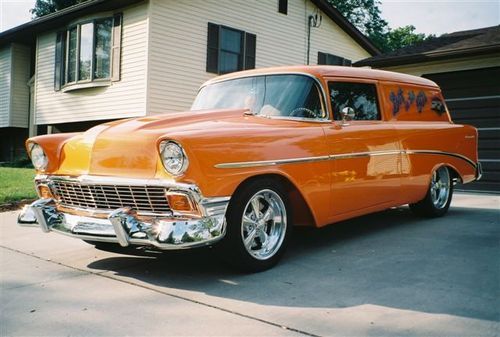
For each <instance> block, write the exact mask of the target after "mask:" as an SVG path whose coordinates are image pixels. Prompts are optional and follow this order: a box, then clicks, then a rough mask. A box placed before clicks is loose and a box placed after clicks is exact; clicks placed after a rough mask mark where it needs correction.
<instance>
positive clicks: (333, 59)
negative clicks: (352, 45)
mask: <svg viewBox="0 0 500 337" xmlns="http://www.w3.org/2000/svg"><path fill="white" fill-rule="evenodd" d="M318 64H319V65H321V64H325V65H332V66H351V64H352V62H351V60H349V59H346V58H343V57H341V56H337V55H333V54H328V53H322V52H320V51H319V52H318Z"/></svg>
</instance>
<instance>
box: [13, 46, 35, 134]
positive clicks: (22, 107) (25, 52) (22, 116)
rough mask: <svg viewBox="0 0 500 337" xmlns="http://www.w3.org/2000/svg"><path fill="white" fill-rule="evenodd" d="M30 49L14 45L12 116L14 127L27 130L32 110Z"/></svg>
mask: <svg viewBox="0 0 500 337" xmlns="http://www.w3.org/2000/svg"><path fill="white" fill-rule="evenodd" d="M29 80H30V47H28V46H24V45H20V44H13V45H12V92H11V111H10V112H11V115H10V125H9V126H12V127H18V128H27V127H28V122H29V108H30V88H29V86H28V81H29Z"/></svg>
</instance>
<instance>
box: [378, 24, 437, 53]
mask: <svg viewBox="0 0 500 337" xmlns="http://www.w3.org/2000/svg"><path fill="white" fill-rule="evenodd" d="M431 37H434V35H427V36H426V35H425V34H422V33H415V26H413V25H408V26H404V27H399V28H396V29H390V30H389V31H388V32H387V34H386V46H387V47H386V48H387V49H388V50H396V49H400V48H403V47H407V46H411V45H414V44H415V43H418V42H421V41H424V40H426V39H428V38H431Z"/></svg>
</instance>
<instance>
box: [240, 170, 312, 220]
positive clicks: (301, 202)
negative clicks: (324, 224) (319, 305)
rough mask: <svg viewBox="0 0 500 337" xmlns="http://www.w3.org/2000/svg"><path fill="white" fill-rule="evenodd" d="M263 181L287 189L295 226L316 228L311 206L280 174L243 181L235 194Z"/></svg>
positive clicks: (259, 176) (263, 175)
mask: <svg viewBox="0 0 500 337" xmlns="http://www.w3.org/2000/svg"><path fill="white" fill-rule="evenodd" d="M261 179H272V180H274V181H277V182H279V184H280V185H281V186H283V187H284V188H285V191H286V192H287V194H288V200H289V201H290V206H291V208H292V210H293V224H294V226H313V227H314V226H316V221H315V220H314V216H313V215H312V212H311V209H310V208H309V205H308V204H307V202H306V201H305V199H304V197H303V196H302V193H301V192H300V191H299V190H298V188H297V187H296V186H295V185H294V184H293V183H292V182H291V181H290V180H289V179H288V178H286V177H284V176H282V175H279V174H262V175H257V176H253V177H250V178H247V179H246V180H244V181H242V182H241V184H240V185H239V186H238V188H237V189H236V191H235V192H234V193H237V192H238V191H239V190H240V189H241V188H242V187H243V186H245V185H247V184H249V183H251V182H253V181H255V180H261Z"/></svg>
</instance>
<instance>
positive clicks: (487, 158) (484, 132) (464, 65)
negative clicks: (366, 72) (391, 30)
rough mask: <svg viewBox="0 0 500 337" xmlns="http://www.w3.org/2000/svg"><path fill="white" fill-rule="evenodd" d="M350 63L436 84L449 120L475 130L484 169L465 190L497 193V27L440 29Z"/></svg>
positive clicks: (499, 104) (499, 151)
mask: <svg viewBox="0 0 500 337" xmlns="http://www.w3.org/2000/svg"><path fill="white" fill-rule="evenodd" d="M354 65H355V66H370V67H372V68H380V69H385V70H391V71H397V72H402V73H407V74H412V75H417V76H422V77H426V78H429V79H431V80H433V81H435V82H436V83H437V84H439V85H440V86H441V88H442V90H443V93H444V96H445V98H446V103H447V105H448V108H449V109H450V112H451V116H452V119H453V120H454V121H455V122H457V123H462V124H472V125H474V126H475V127H477V128H478V130H479V159H480V161H481V163H482V166H483V170H484V174H483V178H482V179H481V180H480V181H478V182H476V183H474V184H470V185H467V189H469V190H470V189H473V190H480V191H490V192H496V193H498V192H500V26H493V27H487V28H482V29H474V30H468V31H460V32H455V33H451V34H445V35H442V36H440V37H437V38H433V39H430V40H427V41H424V42H422V43H419V44H416V45H414V46H409V47H406V48H402V49H399V50H396V51H393V52H390V53H387V54H381V55H375V56H372V57H369V58H366V59H363V60H360V61H358V62H356V63H355V64H354ZM461 188H465V186H464V187H461Z"/></svg>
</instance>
